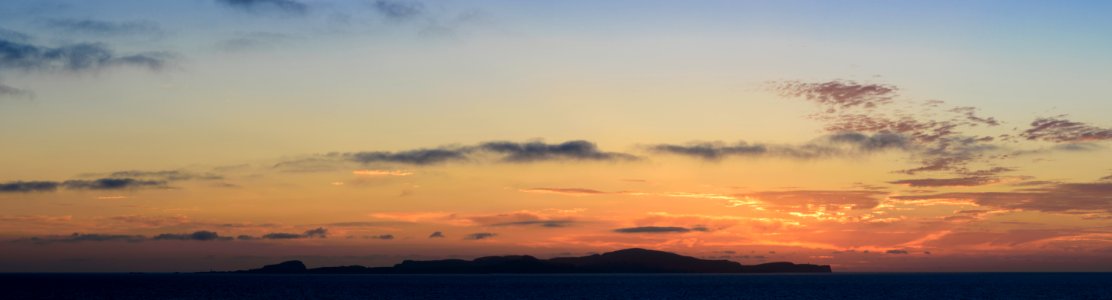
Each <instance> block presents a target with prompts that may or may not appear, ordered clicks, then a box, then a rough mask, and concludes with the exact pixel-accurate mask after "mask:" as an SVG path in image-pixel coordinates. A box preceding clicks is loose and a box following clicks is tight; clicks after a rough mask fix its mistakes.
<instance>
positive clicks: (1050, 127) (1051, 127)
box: [1020, 116, 1112, 143]
mask: <svg viewBox="0 0 1112 300" xmlns="http://www.w3.org/2000/svg"><path fill="white" fill-rule="evenodd" d="M1030 126H1031V128H1029V129H1027V130H1024V131H1023V132H1022V133H1020V136H1021V137H1023V138H1025V139H1027V140H1041V141H1047V142H1054V143H1082V142H1093V141H1108V140H1112V128H1101V127H1096V126H1092V125H1089V124H1085V123H1082V122H1076V121H1070V120H1066V119H1064V116H1057V117H1051V118H1038V119H1035V121H1033V122H1031V125H1030Z"/></svg>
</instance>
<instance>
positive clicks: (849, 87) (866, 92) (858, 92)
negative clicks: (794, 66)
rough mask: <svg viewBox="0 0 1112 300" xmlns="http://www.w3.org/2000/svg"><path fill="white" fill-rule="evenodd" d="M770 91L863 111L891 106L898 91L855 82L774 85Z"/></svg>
mask: <svg viewBox="0 0 1112 300" xmlns="http://www.w3.org/2000/svg"><path fill="white" fill-rule="evenodd" d="M771 84H772V89H773V90H774V91H776V92H779V93H780V95H781V96H784V97H798V98H804V99H807V100H810V101H813V102H815V103H818V104H820V105H824V106H828V107H831V109H833V108H839V109H843V108H853V107H864V108H873V107H877V106H879V105H884V104H888V103H891V102H892V98H893V97H895V96H896V92H897V91H898V90H899V89H897V88H896V87H895V86H891V85H883V84H863V83H857V82H854V81H841V80H835V81H829V82H819V83H810V82H800V81H783V82H774V83H771Z"/></svg>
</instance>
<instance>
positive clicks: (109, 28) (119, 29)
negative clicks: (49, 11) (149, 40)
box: [46, 19, 163, 36]
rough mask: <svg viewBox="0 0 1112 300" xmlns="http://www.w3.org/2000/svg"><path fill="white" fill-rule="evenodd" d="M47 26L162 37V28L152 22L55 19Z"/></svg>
mask: <svg viewBox="0 0 1112 300" xmlns="http://www.w3.org/2000/svg"><path fill="white" fill-rule="evenodd" d="M46 26H47V27H49V28H52V29H55V30H59V31H65V32H71V33H78V34H93V35H147V36H158V35H162V34H163V31H162V28H161V27H159V26H158V23H155V22H152V21H129V22H109V21H100V20H91V19H53V20H47V21H46Z"/></svg>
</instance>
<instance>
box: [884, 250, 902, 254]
mask: <svg viewBox="0 0 1112 300" xmlns="http://www.w3.org/2000/svg"><path fill="white" fill-rule="evenodd" d="M884 253H888V254H907V250H888V251H884Z"/></svg>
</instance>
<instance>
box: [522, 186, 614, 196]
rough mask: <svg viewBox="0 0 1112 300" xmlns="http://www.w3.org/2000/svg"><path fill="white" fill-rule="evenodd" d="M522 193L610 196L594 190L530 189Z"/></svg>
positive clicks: (523, 190)
mask: <svg viewBox="0 0 1112 300" xmlns="http://www.w3.org/2000/svg"><path fill="white" fill-rule="evenodd" d="M521 191H522V192H526V193H552V194H564V195H601V194H609V193H607V192H603V191H598V190H592V189H584V188H528V189H522V190H521Z"/></svg>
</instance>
